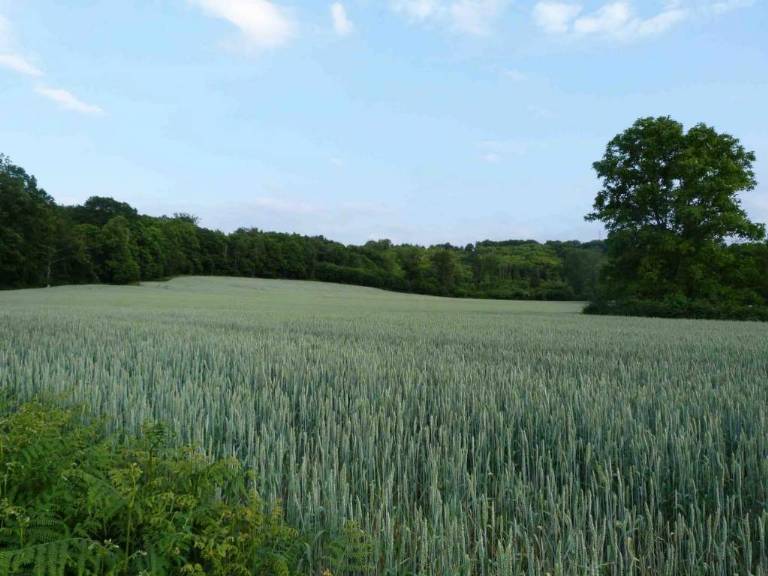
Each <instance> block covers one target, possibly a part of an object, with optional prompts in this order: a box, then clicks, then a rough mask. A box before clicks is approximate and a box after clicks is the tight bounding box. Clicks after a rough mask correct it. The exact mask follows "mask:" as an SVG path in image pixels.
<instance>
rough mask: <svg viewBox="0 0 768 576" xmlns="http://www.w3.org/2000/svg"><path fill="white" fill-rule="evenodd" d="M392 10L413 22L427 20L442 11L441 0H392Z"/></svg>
mask: <svg viewBox="0 0 768 576" xmlns="http://www.w3.org/2000/svg"><path fill="white" fill-rule="evenodd" d="M391 5H392V9H393V10H394V11H395V12H398V13H400V14H404V15H405V16H407V17H408V18H411V19H413V20H427V19H429V18H432V17H434V16H437V14H439V13H440V12H442V10H443V6H442V1H441V0H392V2H391Z"/></svg>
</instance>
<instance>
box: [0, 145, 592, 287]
mask: <svg viewBox="0 0 768 576" xmlns="http://www.w3.org/2000/svg"><path fill="white" fill-rule="evenodd" d="M604 254H605V246H604V243H603V242H600V241H594V242H586V243H582V242H578V241H570V242H546V243H539V242H536V241H534V240H507V241H502V242H493V241H489V240H486V241H481V242H477V243H476V244H469V245H467V246H464V247H457V246H452V245H450V244H441V245H436V246H430V247H422V246H416V245H409V244H402V245H396V244H393V243H392V242H390V241H389V240H378V241H370V242H367V243H366V244H364V245H362V246H347V245H344V244H341V243H339V242H334V241H332V240H328V239H326V238H324V237H322V236H314V237H309V236H302V235H299V234H288V233H280V232H267V231H263V230H258V229H256V228H241V229H238V230H236V231H234V232H232V233H230V234H225V233H224V232H221V231H218V230H209V229H207V228H204V227H202V226H200V225H199V224H198V220H197V218H195V217H194V216H191V215H189V214H174V215H173V216H161V217H154V216H147V215H144V214H139V213H138V211H137V210H136V209H135V208H133V207H132V206H130V205H128V204H127V203H124V202H120V201H118V200H115V199H112V198H108V197H99V196H97V197H92V198H90V199H88V200H87V201H86V202H85V203H83V204H82V205H79V206H60V205H58V204H57V203H56V202H55V201H54V199H53V198H52V196H50V195H49V194H48V193H47V192H46V191H45V190H44V189H43V188H42V187H40V186H39V185H38V183H37V180H36V179H35V178H34V176H32V175H30V174H28V173H27V172H26V171H25V170H24V169H23V168H21V167H19V166H16V165H14V164H13V163H12V162H11V161H10V160H9V159H8V158H7V157H0V288H5V289H9V288H33V287H43V286H56V285H62V284H83V283H109V284H130V283H135V282H139V281H142V280H158V279H165V278H170V277H173V276H180V275H216V276H221V275H229V276H242V277H261V278H286V279H300V280H320V281H326V282H338V283H344V284H357V285H362V286H372V287H377V288H384V289H388V290H396V291H402V292H415V293H420V294H433V295H441V296H458V297H474V298H499V299H532V300H588V299H591V298H592V297H593V295H594V292H595V289H596V285H597V280H598V276H599V270H600V267H601V265H602V262H603V258H604Z"/></svg>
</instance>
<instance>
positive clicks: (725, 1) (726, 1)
mask: <svg viewBox="0 0 768 576" xmlns="http://www.w3.org/2000/svg"><path fill="white" fill-rule="evenodd" d="M754 4H755V0H720V1H719V2H710V3H709V4H708V8H709V10H710V12H712V13H713V14H725V13H726V12H731V11H732V10H737V9H739V8H749V7H750V6H752V5H754Z"/></svg>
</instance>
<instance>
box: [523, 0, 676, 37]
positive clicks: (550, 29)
mask: <svg viewBox="0 0 768 576" xmlns="http://www.w3.org/2000/svg"><path fill="white" fill-rule="evenodd" d="M581 13H582V7H581V6H580V5H578V4H566V3H562V2H549V1H544V2H539V3H537V4H536V6H535V7H534V11H533V18H534V21H535V22H536V23H537V24H538V25H539V27H541V28H542V29H543V30H544V31H545V32H547V33H548V34H557V35H572V36H575V37H579V36H581V37H585V36H590V35H594V36H608V37H613V38H617V39H621V40H636V39H639V38H644V37H648V36H655V35H657V34H661V33H662V32H666V31H667V30H669V29H670V28H672V27H673V26H674V25H675V24H678V23H679V22H682V21H683V20H685V19H686V18H688V17H689V15H690V11H689V10H686V9H685V8H683V7H682V5H681V3H680V2H679V1H676V0H673V1H671V2H669V3H668V4H667V6H666V7H665V8H664V9H662V10H661V12H659V13H658V14H655V15H653V16H650V17H648V18H641V17H639V16H636V15H635V12H634V10H633V7H632V4H631V3H630V2H629V1H628V0H618V1H615V2H608V3H607V4H604V5H603V6H601V7H600V8H598V9H597V10H595V11H594V12H592V13H590V14H585V15H580V14H581Z"/></svg>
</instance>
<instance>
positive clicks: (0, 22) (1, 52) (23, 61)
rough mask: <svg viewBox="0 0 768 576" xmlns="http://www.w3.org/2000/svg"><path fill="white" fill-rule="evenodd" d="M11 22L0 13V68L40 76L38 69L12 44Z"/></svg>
mask: <svg viewBox="0 0 768 576" xmlns="http://www.w3.org/2000/svg"><path fill="white" fill-rule="evenodd" d="M13 44H14V42H13V34H12V32H11V23H10V22H8V20H7V19H5V18H4V17H3V16H2V15H1V14H0V68H6V69H8V70H12V71H13V72H17V73H19V74H24V75H25V76H42V74H43V73H42V72H41V71H40V69H39V68H38V67H37V66H35V65H34V64H32V63H31V62H30V61H29V60H28V59H27V58H25V57H24V56H22V55H21V54H19V53H18V51H17V50H15V49H14V46H13Z"/></svg>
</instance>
